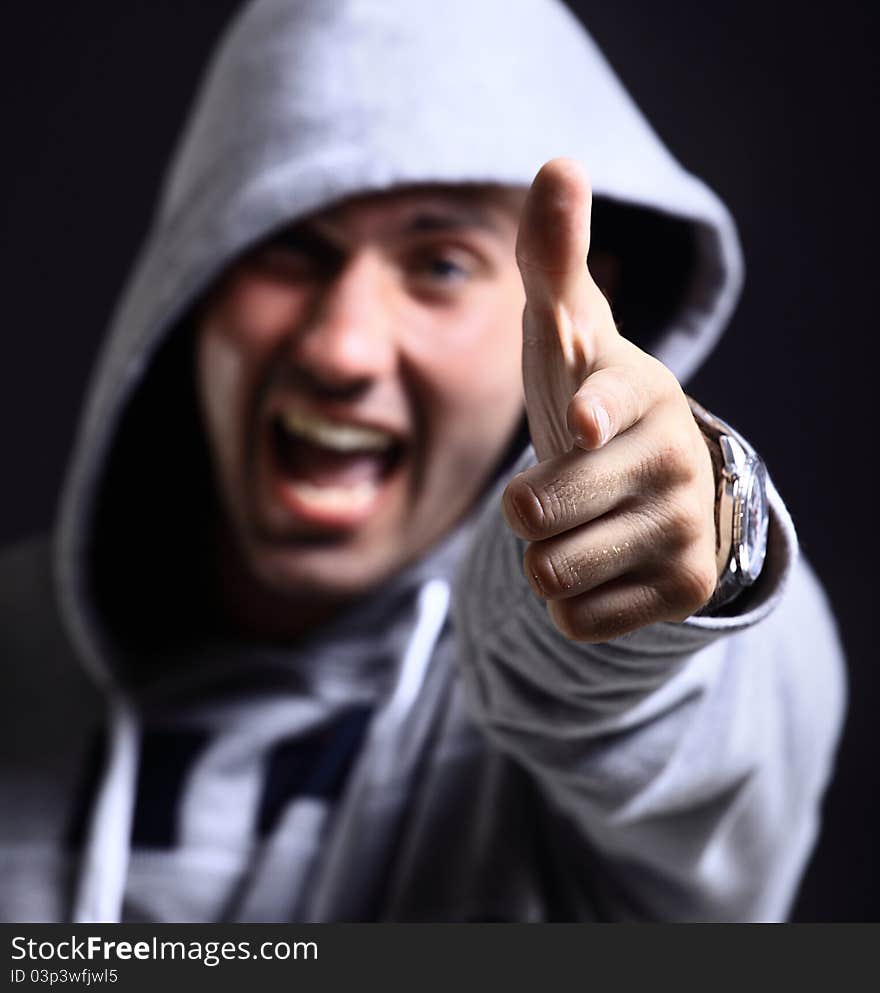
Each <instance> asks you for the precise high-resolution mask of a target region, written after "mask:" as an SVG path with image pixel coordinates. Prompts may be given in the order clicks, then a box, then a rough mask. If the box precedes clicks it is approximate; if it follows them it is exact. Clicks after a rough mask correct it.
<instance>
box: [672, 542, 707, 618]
mask: <svg viewBox="0 0 880 993" xmlns="http://www.w3.org/2000/svg"><path fill="white" fill-rule="evenodd" d="M716 582H717V574H716V568H715V562H714V559H713V560H711V561H710V560H708V559H707V558H705V557H704V556H702V555H700V556H692V557H689V558H684V559H682V560H681V561H680V562H679V563H678V564H677V567H676V569H675V582H674V594H673V596H672V597H671V598H670V600H671V604H670V606H671V607H672V608H673V610H674V612H675V616H674V617H673V619H674V620H678V621H681V620H684V619H685V618H687V617H690V616H691V614H693V613H694V612H695V611H697V610H699V609H700V608H701V607H702V606H703V605H704V604H705V603H706V601H707V600H708V599H709V598H710V597H711V596H712V594H713V593H714V592H715V585H716Z"/></svg>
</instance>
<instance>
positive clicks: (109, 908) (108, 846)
mask: <svg viewBox="0 0 880 993" xmlns="http://www.w3.org/2000/svg"><path fill="white" fill-rule="evenodd" d="M138 738H139V729H138V721H137V717H136V716H135V714H134V712H133V710H132V709H131V707H130V705H129V704H127V703H126V702H125V701H124V700H122V699H120V698H119V697H116V698H114V699H113V700H112V701H111V703H110V735H109V741H108V750H107V767H106V771H105V773H104V779H103V782H102V784H101V790H100V793H99V795H98V798H97V801H96V803H95V807H94V810H93V812H92V818H91V823H90V825H89V834H88V837H87V840H86V847H85V853H84V855H83V860H82V864H81V866H80V872H79V879H78V885H77V890H76V895H75V898H74V904H73V914H72V918H73V922H74V923H76V924H110V923H117V922H118V921H119V920H120V919H121V917H122V901H123V898H124V896H125V881H126V878H127V876H128V860H129V854H130V838H131V822H132V817H133V814H134V800H135V781H136V778H137V764H138Z"/></svg>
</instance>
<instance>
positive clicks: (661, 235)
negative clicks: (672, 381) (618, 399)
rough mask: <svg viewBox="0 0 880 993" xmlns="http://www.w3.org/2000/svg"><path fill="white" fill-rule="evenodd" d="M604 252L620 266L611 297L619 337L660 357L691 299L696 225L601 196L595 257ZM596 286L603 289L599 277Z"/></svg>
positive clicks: (595, 207) (594, 234) (593, 247)
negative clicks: (667, 336) (665, 339)
mask: <svg viewBox="0 0 880 993" xmlns="http://www.w3.org/2000/svg"><path fill="white" fill-rule="evenodd" d="M600 252H601V253H607V255H608V256H610V257H611V258H612V259H614V260H615V261H616V263H617V265H616V267H615V268H616V271H615V273H614V276H615V279H614V283H615V285H614V286H613V287H611V290H612V294H611V295H612V310H613V312H614V319H615V321H616V323H617V326H618V328H619V330H620V333H621V334H622V335H624V336H625V337H626V338H628V339H629V340H630V341H632V342H633V343H634V344H636V345H638V346H639V348H642V349H644V350H645V351H649V352H652V353H653V354H655V355H656V354H657V353H658V351H662V349H661V348H660V344H661V340H662V338H663V335H664V333H665V332H666V330H667V329H668V327H669V326H670V325H671V324H672V323H673V322H674V321H675V319H676V317H677V315H678V313H679V312H680V310H681V308H682V306H683V304H684V301H685V300H686V298H687V296H688V293H689V290H690V285H691V281H692V280H693V278H694V272H695V270H696V268H697V237H696V232H695V230H694V226H693V224H691V223H690V222H688V221H685V220H683V219H681V218H679V217H673V216H672V215H670V214H664V213H661V212H660V211H657V210H651V209H649V208H646V207H640V206H635V205H633V204H628V203H621V202H619V201H615V200H610V199H605V198H603V197H596V199H595V200H594V202H593V212H592V230H591V237H590V254H591V256H592V255H593V254H594V253H600ZM597 282H599V284H600V286H601V280H600V279H599V278H598V277H597ZM602 289H603V290H605V289H606V288H605V287H602Z"/></svg>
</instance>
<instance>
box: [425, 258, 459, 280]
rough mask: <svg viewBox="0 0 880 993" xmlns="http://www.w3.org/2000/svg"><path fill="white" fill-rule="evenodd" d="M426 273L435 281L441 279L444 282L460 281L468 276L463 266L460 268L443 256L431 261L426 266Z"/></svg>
mask: <svg viewBox="0 0 880 993" xmlns="http://www.w3.org/2000/svg"><path fill="white" fill-rule="evenodd" d="M425 273H426V275H429V276H431V277H433V278H434V279H440V280H443V281H444V282H448V281H450V280H453V279H459V278H461V277H464V276H466V275H467V272H466V271H465V269H464V267H463V266H460V265H459V264H458V263H457V262H455V261H454V260H453V259H450V258H444V257H442V256H440V257H438V258H434V259H430V260H429V261H428V262H427V263H426V265H425Z"/></svg>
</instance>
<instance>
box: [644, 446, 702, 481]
mask: <svg viewBox="0 0 880 993" xmlns="http://www.w3.org/2000/svg"><path fill="white" fill-rule="evenodd" d="M694 464H695V459H694V458H693V450H692V447H691V444H690V439H689V438H682V437H681V436H680V435H679V434H677V433H675V434H673V433H668V434H667V435H666V436H665V437H663V438H662V439H660V440H659V441H654V442H653V443H651V444H650V447H648V450H647V452H646V453H645V455H644V458H643V459H642V462H641V465H640V469H639V475H640V476H641V478H642V480H643V481H644V482H645V483H646V484H648V485H650V484H654V483H656V482H661V483H663V484H665V485H668V486H679V485H687V484H688V483H690V482H691V481H692V479H693V473H694Z"/></svg>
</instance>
